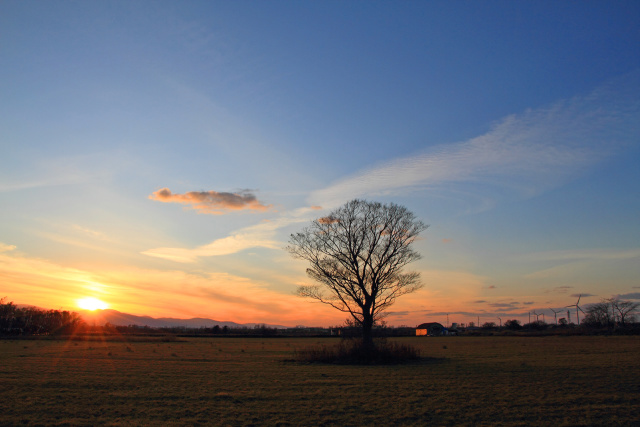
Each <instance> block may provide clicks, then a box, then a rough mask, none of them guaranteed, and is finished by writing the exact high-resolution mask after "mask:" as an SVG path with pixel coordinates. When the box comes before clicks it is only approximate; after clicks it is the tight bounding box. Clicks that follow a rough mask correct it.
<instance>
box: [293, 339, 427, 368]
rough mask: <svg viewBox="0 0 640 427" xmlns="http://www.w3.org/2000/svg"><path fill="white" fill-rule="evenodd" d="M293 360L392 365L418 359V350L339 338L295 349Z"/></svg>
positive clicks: (403, 345)
mask: <svg viewBox="0 0 640 427" xmlns="http://www.w3.org/2000/svg"><path fill="white" fill-rule="evenodd" d="M294 357H295V360H296V361H298V362H303V363H332V364H337V365H392V364H398V363H405V362H411V361H416V360H418V359H420V350H419V349H417V348H415V347H413V346H411V345H408V344H399V343H397V342H390V341H387V340H385V339H377V340H374V346H373V347H369V346H365V345H364V344H363V341H362V339H347V340H340V342H339V343H337V344H334V345H322V346H316V347H307V348H304V349H301V350H296V352H295V356H294Z"/></svg>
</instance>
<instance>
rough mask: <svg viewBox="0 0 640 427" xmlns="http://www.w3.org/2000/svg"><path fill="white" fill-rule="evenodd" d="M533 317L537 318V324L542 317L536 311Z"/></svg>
mask: <svg viewBox="0 0 640 427" xmlns="http://www.w3.org/2000/svg"><path fill="white" fill-rule="evenodd" d="M533 315H534V316H536V323H537V322H538V321H539V320H538V319H540V315H539V314H538V313H536V311H535V310H533Z"/></svg>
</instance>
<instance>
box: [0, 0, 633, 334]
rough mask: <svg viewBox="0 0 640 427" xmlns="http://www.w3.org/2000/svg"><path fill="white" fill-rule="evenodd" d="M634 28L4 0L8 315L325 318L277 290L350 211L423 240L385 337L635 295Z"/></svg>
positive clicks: (517, 5) (629, 19) (617, 11)
mask: <svg viewBox="0 0 640 427" xmlns="http://www.w3.org/2000/svg"><path fill="white" fill-rule="evenodd" d="M507 5H508V6H507ZM638 17H640V2H637V1H636V2H632V1H629V2H622V3H618V2H589V5H588V6H585V5H583V4H582V3H577V2H575V3H574V2H502V1H497V2H462V3H459V2H362V3H357V5H353V4H351V5H348V4H345V3H343V2H322V1H315V2H280V1H274V2H260V1H255V2H251V4H250V5H248V4H246V3H245V2H224V1H200V0H194V1H189V2H184V3H180V4H179V5H178V4H177V3H174V2H169V1H160V2H157V3H156V2H148V1H146V0H141V1H136V2H115V3H114V4H112V3H111V2H80V3H67V2H38V3H37V4H35V5H34V4H33V3H32V2H17V1H13V2H11V1H9V2H0V37H1V39H2V40H3V41H4V42H3V53H2V55H3V61H2V63H3V65H2V67H0V68H1V70H0V73H1V74H2V79H0V108H1V110H0V129H2V138H1V141H0V144H1V150H0V153H1V155H0V206H1V207H2V209H0V298H4V297H6V298H7V301H14V302H15V303H16V304H28V305H35V306H38V307H42V308H51V309H58V308H64V309H66V310H92V311H94V310H99V309H106V308H110V309H113V310H118V311H121V312H124V313H129V314H133V315H140V316H152V317H173V318H182V319H185V318H209V319H215V320H218V321H233V322H237V323H266V324H277V325H284V326H296V325H306V326H331V325H336V324H339V323H342V322H344V320H345V319H346V315H345V314H344V313H341V312H338V311H336V310H334V309H333V308H331V307H329V306H326V305H323V304H318V303H315V302H312V301H309V300H305V299H303V298H300V297H298V296H296V295H295V290H296V288H297V287H298V286H299V285H304V284H307V285H308V284H311V279H310V278H309V277H308V276H307V275H306V269H307V267H308V265H306V264H305V263H304V262H302V261H300V260H298V259H293V258H292V257H291V256H290V255H289V254H288V253H287V252H286V251H285V250H284V248H285V247H286V245H287V242H288V240H289V237H290V235H291V234H292V233H296V232H298V231H300V230H302V229H303V228H304V227H306V226H308V225H309V224H310V223H311V221H313V220H314V219H317V218H327V217H328V216H329V214H330V213H331V211H332V210H334V209H335V208H337V207H339V206H341V205H343V204H344V203H346V202H348V201H350V200H352V199H356V198H358V199H365V200H369V201H378V202H381V203H389V202H392V203H395V204H398V205H401V206H404V207H406V208H407V209H408V210H409V211H411V212H413V213H414V214H415V215H416V217H417V218H418V219H419V220H421V221H423V222H424V223H425V224H427V225H429V228H428V229H427V230H425V231H424V232H423V233H421V234H420V236H419V239H417V240H416V241H415V243H414V247H413V249H415V250H416V251H417V252H418V253H420V254H421V256H422V258H421V259H419V260H417V261H415V262H412V263H411V264H409V265H407V266H406V271H407V272H414V271H415V272H418V273H420V275H421V280H422V283H423V284H424V287H423V288H422V289H420V291H418V292H415V293H412V294H408V295H404V296H402V297H401V298H399V299H398V300H397V301H396V303H395V305H394V306H392V307H390V309H389V311H388V313H387V317H386V318H385V321H386V322H387V323H388V324H389V325H392V326H400V325H414V326H415V325H418V324H421V323H425V322H440V323H445V322H446V321H447V319H448V320H449V322H457V323H465V322H469V321H474V322H478V321H479V322H481V323H482V322H484V321H491V322H498V320H497V319H498V318H501V319H503V320H506V319H519V320H521V321H527V319H528V318H529V313H531V312H533V311H536V312H538V313H542V312H544V313H547V318H550V317H551V316H552V315H553V314H552V310H553V311H558V310H562V311H563V312H565V314H566V307H567V306H568V305H570V304H575V302H576V300H577V297H578V295H581V298H582V299H581V304H585V305H588V304H591V303H595V302H598V301H600V299H602V298H610V297H612V296H620V297H621V298H623V299H630V300H633V301H636V300H640V282H638V277H640V226H639V224H638V217H639V216H638V213H639V212H640V198H639V197H638V188H637V185H638V182H640V168H638V164H640V127H639V126H638V123H640V55H638V46H640V26H638V25H637V21H638ZM594 224H597V225H596V226H594ZM96 314H97V313H96Z"/></svg>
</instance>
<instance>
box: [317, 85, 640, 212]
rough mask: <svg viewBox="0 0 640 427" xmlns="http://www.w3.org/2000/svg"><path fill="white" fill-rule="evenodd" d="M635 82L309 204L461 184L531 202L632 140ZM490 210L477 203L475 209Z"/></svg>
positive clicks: (506, 125) (395, 163) (413, 159)
mask: <svg viewBox="0 0 640 427" xmlns="http://www.w3.org/2000/svg"><path fill="white" fill-rule="evenodd" d="M639 82H640V72H638V73H633V74H630V75H628V76H624V77H623V78H620V79H618V80H616V81H613V82H610V83H608V84H607V85H604V86H602V87H600V88H598V89H597V90H595V91H593V92H592V93H590V94H589V95H588V96H585V97H576V98H574V99H571V100H568V101H562V102H558V103H557V104H555V105H553V106H551V107H549V108H541V109H537V110H528V111H525V112H524V113H522V114H519V115H512V116H509V117H506V118H504V119H503V120H502V121H500V122H499V123H498V124H496V125H495V126H494V127H493V129H491V130H490V131H489V132H487V133H486V134H484V135H481V136H478V137H476V138H473V139H470V140H468V141H464V142H459V143H454V144H447V145H440V146H437V147H435V148H432V149H430V150H428V151H425V152H422V153H416V154H415V155H412V156H408V157H402V158H397V159H393V160H390V161H387V162H384V163H382V164H379V165H377V166H373V167H371V168H368V169H366V170H363V171H361V172H359V173H356V174H354V175H352V176H349V177H347V178H345V179H341V180H339V181H337V182H335V183H334V184H332V185H330V186H329V187H327V188H324V189H321V190H318V191H315V192H314V193H312V194H311V195H310V198H309V200H310V202H311V203H315V204H320V205H322V206H325V207H333V206H336V205H339V204H341V203H343V202H344V201H346V200H349V199H353V198H356V197H367V196H378V195H385V194H391V193H395V194H397V192H398V191H399V190H400V189H406V190H408V191H415V190H416V189H421V190H422V189H429V190H431V191H437V190H438V189H443V187H445V186H446V188H444V189H446V190H447V191H448V193H449V194H452V193H453V192H454V191H458V192H460V190H461V188H460V187H459V185H460V184H463V183H466V184H468V183H473V184H476V185H482V184H484V185H489V186H493V187H496V186H497V187H501V188H511V189H513V190H515V191H516V192H517V193H519V194H520V195H523V196H527V197H528V196H532V195H535V194H538V193H540V192H542V191H544V190H546V189H549V188H553V187H555V186H557V185H559V184H561V183H562V182H564V181H565V180H566V179H567V178H570V177H572V176H574V175H575V174H577V173H579V172H580V171H582V170H583V169H584V168H585V167H587V166H589V165H591V164H594V163H596V162H598V161H601V159H602V158H603V157H604V156H606V155H608V154H612V153H613V152H615V151H616V150H617V149H619V148H620V147H624V146H625V145H628V144H632V143H634V141H636V140H637V139H638V136H639V135H638V134H639V127H638V125H637V123H640V96H637V95H638V93H639V92H640V90H639V89H640V84H639ZM467 193H469V194H471V193H472V192H469V191H467ZM475 193H477V191H475ZM465 197H470V196H465ZM492 203H493V202H492V201H490V200H488V199H486V198H483V199H482V200H481V207H482V209H487V208H490V207H491V205H492Z"/></svg>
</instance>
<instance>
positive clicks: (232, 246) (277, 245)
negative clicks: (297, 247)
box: [142, 207, 314, 263]
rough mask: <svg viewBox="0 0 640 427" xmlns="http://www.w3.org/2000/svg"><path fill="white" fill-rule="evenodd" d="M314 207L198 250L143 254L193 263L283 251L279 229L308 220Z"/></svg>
mask: <svg viewBox="0 0 640 427" xmlns="http://www.w3.org/2000/svg"><path fill="white" fill-rule="evenodd" d="M313 211H314V209H313V208H309V207H305V208H299V209H297V210H295V211H294V212H292V213H291V214H289V215H287V216H281V217H280V218H276V219H273V220H269V221H264V222H262V223H260V224H257V225H253V226H251V227H246V228H243V229H240V230H237V231H235V232H233V233H232V234H231V235H230V236H227V237H224V238H221V239H217V240H214V241H213V242H211V243H209V244H207V245H202V246H198V247H196V248H191V249H190V248H155V249H149V250H147V251H144V252H142V254H143V255H148V256H152V257H156V258H162V259H166V260H169V261H175V262H181V263H193V262H196V261H197V260H198V258H200V257H210V256H221V255H230V254H234V253H237V252H240V251H243V250H246V249H249V248H267V249H281V248H282V246H284V243H283V242H280V241H278V240H276V238H275V232H276V230H278V229H280V228H283V227H286V226H288V225H290V224H294V223H298V222H307V221H309V218H308V215H309V214H310V213H312V212H313Z"/></svg>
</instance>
